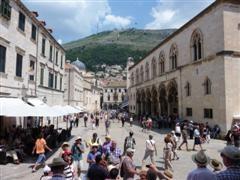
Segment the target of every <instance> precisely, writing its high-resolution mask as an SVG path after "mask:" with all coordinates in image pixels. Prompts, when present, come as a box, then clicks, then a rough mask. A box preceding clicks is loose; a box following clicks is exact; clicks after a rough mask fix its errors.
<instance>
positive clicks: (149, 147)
mask: <svg viewBox="0 0 240 180" xmlns="http://www.w3.org/2000/svg"><path fill="white" fill-rule="evenodd" d="M154 154H155V156H157V148H156V145H155V141H154V140H153V136H152V135H149V139H147V140H146V149H145V154H144V157H143V160H142V168H143V167H144V166H145V161H146V159H147V158H148V157H149V156H150V159H151V163H152V164H155V160H154Z"/></svg>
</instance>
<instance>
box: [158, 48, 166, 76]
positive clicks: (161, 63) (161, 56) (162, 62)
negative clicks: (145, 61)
mask: <svg viewBox="0 0 240 180" xmlns="http://www.w3.org/2000/svg"><path fill="white" fill-rule="evenodd" d="M158 63H159V66H158V67H159V75H161V74H163V73H164V72H165V54H164V52H163V51H161V52H160V54H159V61H158Z"/></svg>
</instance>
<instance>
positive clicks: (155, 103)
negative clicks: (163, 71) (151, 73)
mask: <svg viewBox="0 0 240 180" xmlns="http://www.w3.org/2000/svg"><path fill="white" fill-rule="evenodd" d="M151 97H152V103H151V114H152V115H153V116H157V115H158V114H159V111H158V110H159V108H158V104H159V103H158V102H159V101H158V93H157V89H156V88H155V86H153V87H152V93H151Z"/></svg>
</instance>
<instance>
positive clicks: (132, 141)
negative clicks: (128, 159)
mask: <svg viewBox="0 0 240 180" xmlns="http://www.w3.org/2000/svg"><path fill="white" fill-rule="evenodd" d="M135 144H136V143H135V139H134V138H133V137H131V136H128V137H126V139H125V147H126V149H127V148H132V149H134V145H135Z"/></svg>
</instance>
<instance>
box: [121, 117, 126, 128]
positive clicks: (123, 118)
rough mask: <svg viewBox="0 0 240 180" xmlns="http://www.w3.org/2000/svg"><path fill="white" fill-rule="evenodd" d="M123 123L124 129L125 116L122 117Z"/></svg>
mask: <svg viewBox="0 0 240 180" xmlns="http://www.w3.org/2000/svg"><path fill="white" fill-rule="evenodd" d="M121 122H122V127H124V124H125V116H124V115H122V116H121Z"/></svg>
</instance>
